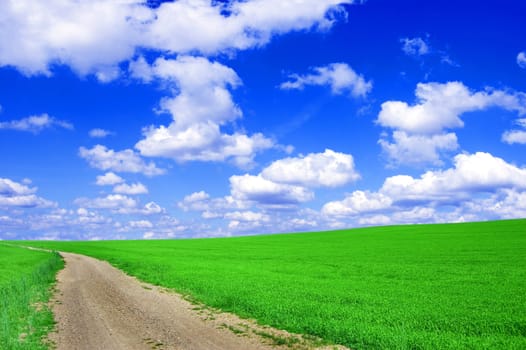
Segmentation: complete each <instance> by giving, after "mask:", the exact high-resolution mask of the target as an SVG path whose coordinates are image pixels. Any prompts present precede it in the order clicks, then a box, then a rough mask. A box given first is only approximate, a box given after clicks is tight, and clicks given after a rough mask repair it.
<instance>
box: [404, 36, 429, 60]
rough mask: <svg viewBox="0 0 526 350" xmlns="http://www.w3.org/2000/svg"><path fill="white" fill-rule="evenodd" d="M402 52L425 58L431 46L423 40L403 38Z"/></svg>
mask: <svg viewBox="0 0 526 350" xmlns="http://www.w3.org/2000/svg"><path fill="white" fill-rule="evenodd" d="M400 42H401V43H402V51H404V53H405V54H406V55H409V56H423V55H427V54H428V53H429V51H430V50H429V46H428V44H427V43H426V42H425V41H424V39H422V38H418V37H417V38H402V39H400Z"/></svg>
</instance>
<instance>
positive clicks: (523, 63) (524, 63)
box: [517, 51, 526, 69]
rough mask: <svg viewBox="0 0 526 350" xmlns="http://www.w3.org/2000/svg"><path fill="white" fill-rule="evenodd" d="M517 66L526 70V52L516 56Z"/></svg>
mask: <svg viewBox="0 0 526 350" xmlns="http://www.w3.org/2000/svg"><path fill="white" fill-rule="evenodd" d="M517 64H518V65H519V67H521V68H522V69H526V52H524V51H521V52H519V53H518V55H517Z"/></svg>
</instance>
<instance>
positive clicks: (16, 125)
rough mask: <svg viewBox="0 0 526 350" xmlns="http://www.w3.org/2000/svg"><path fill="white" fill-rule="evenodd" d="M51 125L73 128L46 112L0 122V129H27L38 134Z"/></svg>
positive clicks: (51, 126)
mask: <svg viewBox="0 0 526 350" xmlns="http://www.w3.org/2000/svg"><path fill="white" fill-rule="evenodd" d="M53 127H58V128H63V129H68V130H73V125H72V124H71V123H68V122H66V121H63V120H58V119H56V118H54V117H50V116H49V115H48V114H46V113H44V114H40V115H32V116H30V117H27V118H23V119H19V120H11V121H7V122H0V129H6V130H17V131H27V132H32V133H33V134H38V133H40V132H42V131H43V130H44V129H50V128H53Z"/></svg>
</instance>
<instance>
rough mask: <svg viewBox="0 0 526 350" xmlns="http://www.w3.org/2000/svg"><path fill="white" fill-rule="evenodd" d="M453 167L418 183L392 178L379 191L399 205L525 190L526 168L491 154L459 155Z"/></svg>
mask: <svg viewBox="0 0 526 350" xmlns="http://www.w3.org/2000/svg"><path fill="white" fill-rule="evenodd" d="M454 165H455V167H454V168H451V169H447V170H444V171H440V170H439V171H428V172H426V173H424V174H423V175H422V176H421V177H420V178H417V179H415V178H413V177H411V176H408V175H397V176H392V177H389V178H387V179H386V180H385V182H384V184H383V186H382V188H381V190H380V191H381V193H383V194H386V195H388V196H389V197H391V198H393V199H395V200H397V201H421V200H424V201H451V200H455V199H458V198H466V197H469V196H470V195H471V194H472V193H476V192H494V191H495V190H497V189H500V188H516V189H526V168H519V167H517V166H515V165H512V164H509V163H507V162H505V161H504V160H503V159H502V158H498V157H495V156H493V155H491V154H489V153H484V152H477V153H475V154H459V155H457V156H455V158H454Z"/></svg>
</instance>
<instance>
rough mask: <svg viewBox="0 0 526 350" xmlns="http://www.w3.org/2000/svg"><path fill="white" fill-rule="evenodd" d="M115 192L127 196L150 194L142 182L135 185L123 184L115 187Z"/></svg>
mask: <svg viewBox="0 0 526 350" xmlns="http://www.w3.org/2000/svg"><path fill="white" fill-rule="evenodd" d="M113 192H115V193H121V194H127V195H137V194H145V193H148V189H147V188H146V186H144V185H143V184H142V183H140V182H137V183H133V184H131V185H128V184H125V183H123V184H119V185H117V186H115V187H114V188H113Z"/></svg>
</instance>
